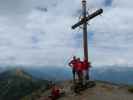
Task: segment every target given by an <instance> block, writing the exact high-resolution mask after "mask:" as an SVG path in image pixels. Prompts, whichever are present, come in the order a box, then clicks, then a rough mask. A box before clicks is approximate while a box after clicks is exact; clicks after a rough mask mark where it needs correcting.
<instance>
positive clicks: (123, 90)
mask: <svg viewBox="0 0 133 100" xmlns="http://www.w3.org/2000/svg"><path fill="white" fill-rule="evenodd" d="M58 85H59V86H60V87H61V88H62V89H63V90H64V91H65V95H64V96H62V97H61V98H59V100H133V94H132V93H130V92H129V91H128V87H127V86H122V85H116V84H111V83H107V82H99V81H97V82H96V86H94V87H92V88H87V89H85V90H83V91H81V93H80V94H75V93H74V92H72V90H71V86H72V82H71V81H66V82H62V83H60V84H58ZM49 92H50V90H49V91H47V92H45V93H44V94H42V96H41V98H40V99H39V100H49V99H48V98H46V97H47V96H48V95H49Z"/></svg>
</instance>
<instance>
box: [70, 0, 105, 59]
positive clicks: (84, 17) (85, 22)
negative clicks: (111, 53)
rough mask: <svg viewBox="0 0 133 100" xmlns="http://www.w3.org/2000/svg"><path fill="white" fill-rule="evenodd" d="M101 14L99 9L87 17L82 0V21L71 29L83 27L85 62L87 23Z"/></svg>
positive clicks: (86, 56)
mask: <svg viewBox="0 0 133 100" xmlns="http://www.w3.org/2000/svg"><path fill="white" fill-rule="evenodd" d="M102 13H103V9H99V10H97V11H96V12H94V13H92V14H90V15H88V16H87V11H86V0H82V19H81V20H80V21H79V22H77V23H76V24H74V25H73V26H72V29H75V28H77V27H79V26H80V25H83V47H84V58H85V59H86V60H88V38H87V22H88V21H90V20H91V19H93V18H95V17H96V16H98V15H100V14H102Z"/></svg>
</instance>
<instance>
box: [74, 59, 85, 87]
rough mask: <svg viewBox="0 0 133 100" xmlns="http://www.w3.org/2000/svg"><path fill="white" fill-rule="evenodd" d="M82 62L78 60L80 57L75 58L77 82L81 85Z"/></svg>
mask: <svg viewBox="0 0 133 100" xmlns="http://www.w3.org/2000/svg"><path fill="white" fill-rule="evenodd" d="M83 70H84V68H83V62H82V61H80V58H78V59H77V67H76V72H77V74H78V79H79V83H80V84H81V85H82V84H83Z"/></svg>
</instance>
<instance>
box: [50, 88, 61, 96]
mask: <svg viewBox="0 0 133 100" xmlns="http://www.w3.org/2000/svg"><path fill="white" fill-rule="evenodd" d="M51 94H52V97H55V98H57V97H59V96H60V90H59V88H58V87H53V88H52V93H51Z"/></svg>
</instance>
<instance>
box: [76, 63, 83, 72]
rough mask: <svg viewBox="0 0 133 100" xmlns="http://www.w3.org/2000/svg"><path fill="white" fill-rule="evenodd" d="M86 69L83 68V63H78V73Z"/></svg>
mask: <svg viewBox="0 0 133 100" xmlns="http://www.w3.org/2000/svg"><path fill="white" fill-rule="evenodd" d="M83 69H84V67H83V62H81V61H80V62H77V67H76V70H77V71H83Z"/></svg>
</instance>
